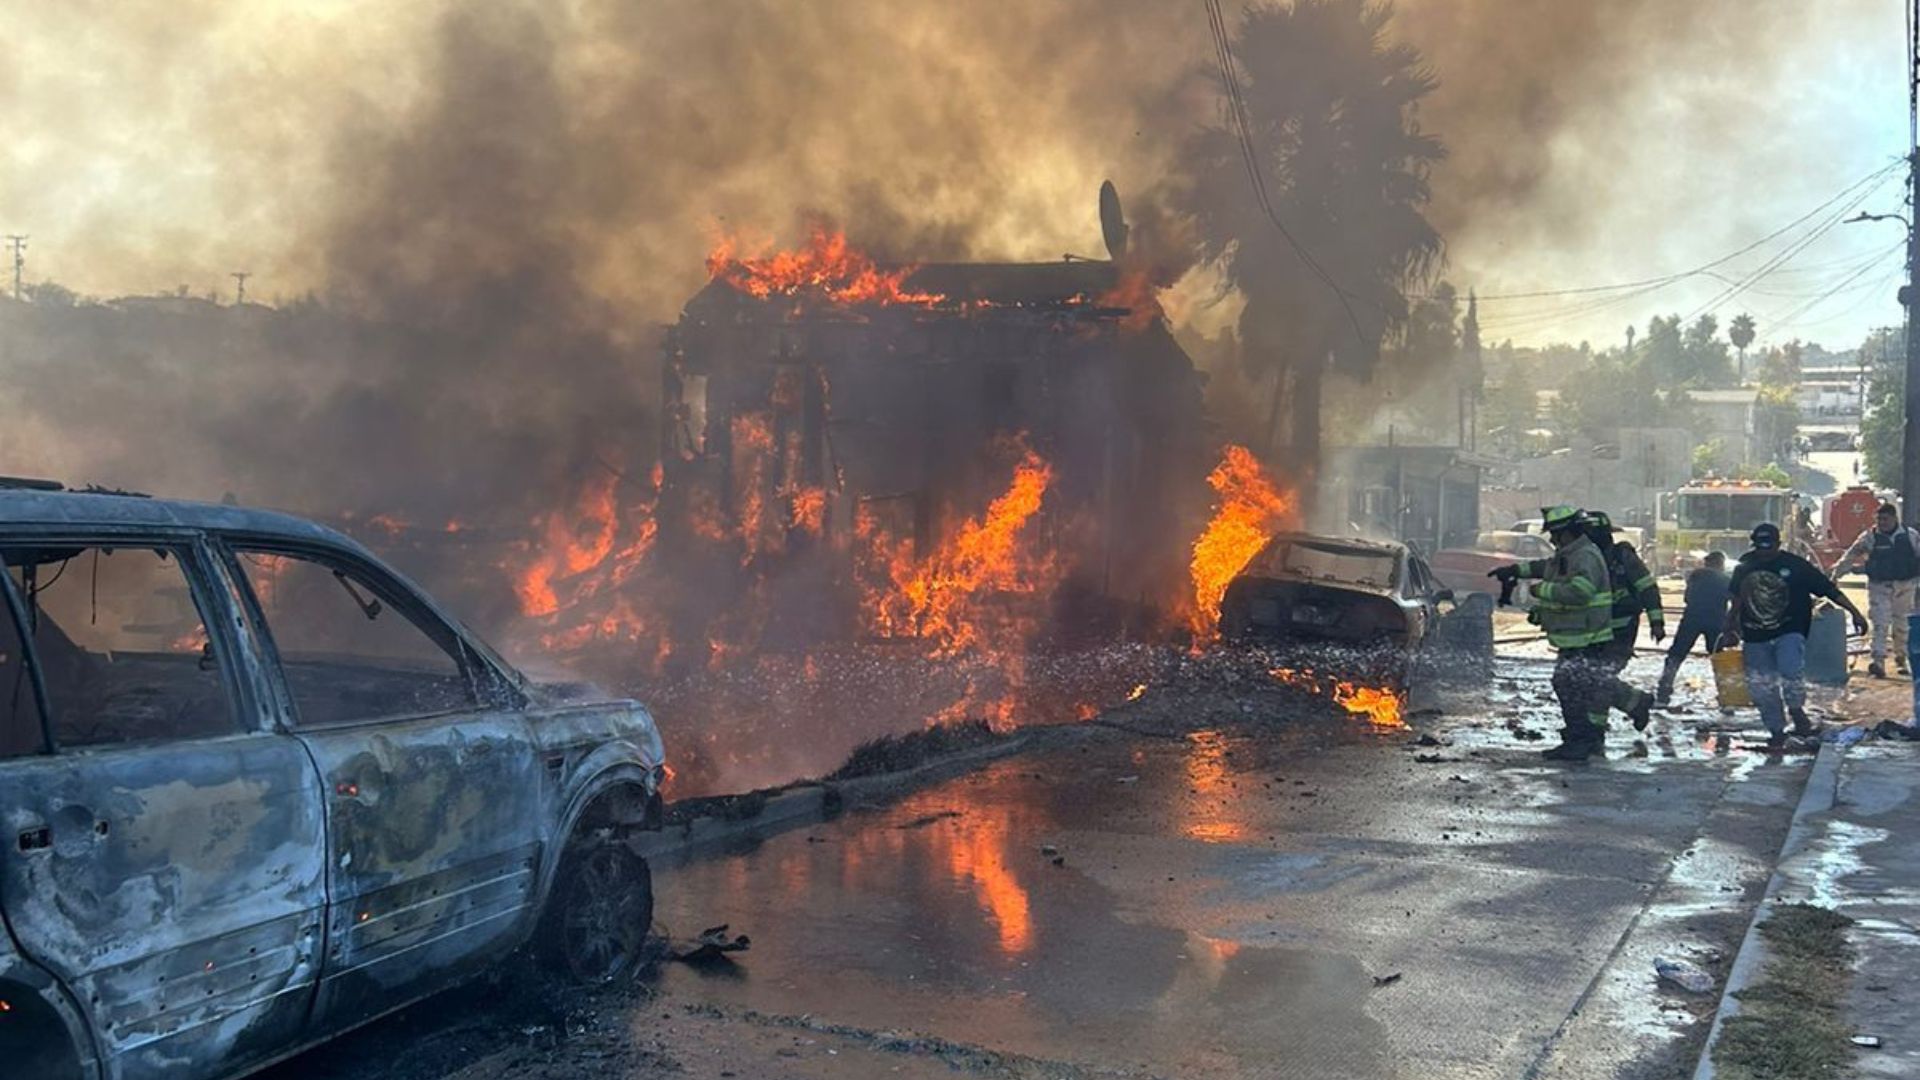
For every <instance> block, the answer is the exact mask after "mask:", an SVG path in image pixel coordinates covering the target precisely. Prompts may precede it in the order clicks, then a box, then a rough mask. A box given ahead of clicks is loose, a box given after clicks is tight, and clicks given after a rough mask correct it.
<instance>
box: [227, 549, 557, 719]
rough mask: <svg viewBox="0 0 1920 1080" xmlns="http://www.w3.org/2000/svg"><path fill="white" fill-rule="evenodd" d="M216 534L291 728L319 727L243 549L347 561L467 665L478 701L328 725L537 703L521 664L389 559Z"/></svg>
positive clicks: (326, 562) (378, 594) (383, 598)
mask: <svg viewBox="0 0 1920 1080" xmlns="http://www.w3.org/2000/svg"><path fill="white" fill-rule="evenodd" d="M212 539H213V540H214V541H215V545H214V547H215V554H216V557H217V558H218V559H219V560H220V562H221V564H222V566H223V567H224V568H225V570H226V572H227V574H228V575H229V576H231V577H233V578H234V580H235V582H236V584H237V586H238V588H239V590H240V593H239V598H238V599H239V602H240V603H241V604H242V605H243V606H244V607H245V609H246V611H247V614H248V616H249V618H250V619H251V620H252V621H253V623H254V625H255V626H256V627H257V628H258V634H259V641H260V651H261V653H262V655H263V657H264V659H265V663H266V667H267V668H268V669H269V672H270V677H271V678H272V680H273V681H274V684H275V687H276V691H277V696H279V697H280V698H281V701H280V702H279V709H280V711H281V713H282V717H283V723H285V724H286V725H287V727H288V728H289V729H290V730H296V731H297V730H315V726H313V725H305V724H302V723H301V722H300V719H299V716H298V713H297V710H296V709H295V708H294V706H293V699H292V695H291V691H290V690H289V688H288V686H287V681H286V680H287V674H286V669H285V667H284V666H283V665H284V663H285V661H284V660H283V658H282V657H281V655H280V648H279V645H278V643H277V642H275V640H274V637H273V627H272V626H271V625H269V624H268V622H267V618H266V612H265V609H264V608H262V606H261V604H260V598H259V596H258V595H257V594H256V593H255V592H254V587H253V581H252V579H251V578H250V577H249V576H248V573H247V569H246V566H245V564H244V562H243V561H242V558H243V556H244V555H247V554H262V555H283V556H289V557H292V558H298V559H306V560H309V561H312V562H316V563H318V564H320V565H322V566H334V567H340V568H346V569H347V570H349V571H350V572H352V573H353V574H354V575H355V576H356V577H357V578H358V579H359V581H360V582H362V583H364V584H365V586H366V587H367V588H368V589H370V590H371V591H372V592H373V594H374V597H375V598H376V599H378V600H379V601H380V602H382V603H383V604H385V605H386V606H387V607H389V608H391V609H393V610H394V611H395V612H397V613H400V614H402V615H403V616H404V617H406V618H408V619H409V620H410V621H411V622H413V624H414V625H415V627H416V628H417V629H419V630H420V631H421V632H422V633H424V634H425V635H426V636H427V637H428V638H429V639H431V640H432V641H434V642H435V643H436V644H438V645H440V646H441V648H443V649H445V650H446V651H447V652H448V653H449V654H450V655H451V656H452V657H453V658H454V660H455V661H456V663H458V664H459V666H460V669H461V674H462V676H463V678H464V679H465V680H466V683H467V688H468V692H469V694H470V696H471V700H472V705H471V707H469V708H467V709H461V710H453V711H451V712H445V713H440V714H422V715H419V716H412V717H382V718H375V719H369V720H358V721H348V722H342V723H333V724H327V725H322V726H324V727H327V728H339V727H355V726H361V725H378V724H385V723H392V722H396V721H398V720H402V719H414V720H417V719H425V718H427V717H428V716H429V715H458V714H459V713H461V712H476V711H492V710H500V709H505V710H516V709H525V708H528V707H530V705H531V700H530V698H529V697H528V695H527V692H526V682H525V677H524V676H522V675H521V674H520V673H519V671H518V670H517V669H516V668H514V667H513V666H512V665H510V664H508V663H506V661H505V660H503V659H501V658H500V657H499V656H498V655H497V654H496V653H494V652H493V651H492V650H491V649H489V648H487V647H486V646H485V645H484V644H483V643H481V642H480V641H479V640H478V639H477V638H475V637H474V636H473V635H472V634H471V633H469V632H468V631H467V630H466V628H465V627H464V626H463V625H462V624H461V623H459V622H458V621H457V620H455V619H453V618H452V617H450V616H449V615H447V614H446V613H445V612H443V611H441V610H440V609H439V608H438V607H436V606H435V605H434V604H433V602H432V601H431V600H430V599H429V598H428V597H427V596H426V595H425V594H423V593H422V592H420V591H419V590H418V589H417V588H416V587H415V586H414V585H413V583H412V582H411V581H409V580H407V579H406V578H404V577H402V576H401V575H400V574H399V573H397V572H396V571H394V570H393V569H392V568H390V567H388V566H386V565H385V564H384V563H381V562H379V561H377V560H374V559H371V558H368V557H366V556H363V555H361V554H360V553H359V552H357V551H354V550H352V549H351V548H343V547H339V546H337V545H333V544H323V543H315V542H313V541H308V540H294V539H289V538H286V537H283V536H278V535H274V534H270V533H259V532H251V531H246V532H243V531H238V530H227V531H221V532H218V533H216V534H214V536H213V538H212Z"/></svg>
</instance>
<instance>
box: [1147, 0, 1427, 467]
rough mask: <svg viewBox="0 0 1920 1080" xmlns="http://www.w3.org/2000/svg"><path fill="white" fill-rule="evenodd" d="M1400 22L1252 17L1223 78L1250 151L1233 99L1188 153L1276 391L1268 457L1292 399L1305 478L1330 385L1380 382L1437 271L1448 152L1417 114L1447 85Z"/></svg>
mask: <svg viewBox="0 0 1920 1080" xmlns="http://www.w3.org/2000/svg"><path fill="white" fill-rule="evenodd" d="M1391 20H1392V6H1391V5H1390V4H1388V3H1383V2H1375V0H1291V2H1279V3H1269V4H1265V5H1262V6H1257V7H1253V8H1250V9H1248V10H1247V11H1246V12H1245V13H1244V14H1243V15H1242V16H1241V18H1240V20H1239V22H1238V24H1237V25H1236V26H1234V27H1233V28H1232V32H1231V41H1232V55H1233V58H1234V64H1235V71H1234V75H1235V77H1234V79H1233V81H1232V82H1231V83H1229V82H1228V81H1227V80H1225V79H1224V78H1223V79H1222V80H1221V84H1220V85H1221V91H1222V98H1223V101H1225V102H1227V103H1228V104H1229V105H1230V104H1231V100H1232V95H1233V94H1234V93H1237V94H1238V95H1239V97H1240V100H1241V102H1242V103H1243V105H1244V115H1245V117H1246V120H1247V124H1246V129H1245V131H1244V142H1243V131H1242V129H1241V127H1240V126H1239V124H1238V123H1237V122H1235V120H1234V119H1233V117H1232V114H1231V112H1230V109H1229V108H1228V105H1223V108H1222V122H1221V123H1220V124H1218V125H1216V126H1213V127H1210V128H1205V129H1203V130H1201V131H1200V132H1199V133H1198V134H1196V135H1195V137H1194V138H1193V140H1192V142H1191V145H1190V146H1189V147H1188V150H1189V156H1190V159H1191V161H1192V163H1193V164H1192V169H1191V182H1190V184H1189V186H1188V187H1187V189H1186V190H1185V193H1184V194H1185V208H1186V209H1187V210H1188V212H1189V213H1191V214H1192V215H1193V218H1194V220H1195V224H1196V226H1197V229H1198V235H1199V239H1200V246H1201V250H1202V254H1203V255H1205V256H1206V257H1208V258H1218V259H1221V260H1222V261H1223V263H1224V264H1225V266H1226V268H1227V271H1228V274H1229V276H1230V278H1231V280H1232V281H1233V282H1234V284H1235V285H1237V286H1238V287H1239V289H1240V290H1241V292H1242V293H1243V294H1244V295H1245V296H1246V299H1247V304H1246V308H1245V310H1244V311H1243V313H1242V314H1241V317H1240V326H1239V330H1240V341H1241V344H1242V348H1243V350H1244V356H1245V362H1246V364H1247V366H1248V368H1249V373H1250V374H1253V375H1255V376H1258V377H1263V378H1268V379H1271V381H1272V387H1273V391H1272V392H1273V399H1272V402H1271V405H1270V407H1269V410H1268V421H1267V432H1266V438H1267V446H1268V450H1269V452H1270V453H1271V452H1272V451H1273V450H1274V449H1275V448H1276V446H1277V444H1278V431H1277V428H1278V424H1279V420H1280V413H1281V404H1282V402H1283V400H1285V399H1286V398H1287V397H1288V396H1289V393H1290V396H1291V406H1292V408H1291V410H1290V415H1289V417H1288V425H1287V427H1288V429H1289V434H1290V436H1291V438H1290V440H1289V441H1290V442H1291V451H1292V452H1291V454H1290V455H1289V457H1290V459H1291V460H1290V462H1289V464H1290V465H1292V466H1293V467H1294V468H1295V469H1296V470H1301V471H1303V472H1311V470H1312V469H1313V468H1314V466H1315V465H1316V464H1317V463H1318V459H1319V449H1320V406H1321V393H1320V391H1321V382H1322V377H1323V375H1324V374H1325V372H1326V371H1327V370H1328V368H1329V367H1337V368H1338V369H1340V370H1343V371H1345V372H1347V373H1349V374H1352V375H1354V376H1356V377H1359V378H1367V377H1370V375H1371V373H1372V369H1373V364H1374V361H1375V360H1376V359H1377V357H1378V356H1379V353H1380V348H1381V345H1382V342H1383V340H1384V339H1386V338H1387V337H1388V335H1390V334H1395V333H1398V332H1400V330H1401V329H1402V328H1403V327H1404V326H1405V324H1406V320H1407V298H1406V293H1407V292H1408V291H1409V290H1410V289H1412V288H1416V287H1419V286H1421V285H1424V284H1426V283H1427V282H1429V281H1431V279H1432V276H1433V275H1434V273H1435V272H1436V271H1437V270H1438V268H1439V265H1440V262H1441V254H1442V246H1441V241H1440V236H1439V234H1438V233H1436V232H1435V231H1434V229H1433V226H1432V225H1430V224H1429V223H1428V222H1427V219H1426V217H1425V215H1424V208H1425V206H1426V204H1427V201H1428V199H1429V189H1428V185H1427V175H1428V171H1429V169H1430V168H1431V167H1432V166H1433V164H1434V163H1435V162H1437V161H1439V160H1440V159H1441V158H1443V157H1444V156H1445V154H1446V151H1445V149H1444V148H1443V147H1442V146H1441V144H1440V142H1439V140H1437V139H1435V138H1434V137H1433V136H1431V135H1429V134H1427V133H1426V132H1424V131H1422V130H1421V128H1420V124H1419V121H1418V118H1417V115H1416V111H1417V106H1418V104H1419V102H1420V101H1421V99H1422V98H1424V97H1426V96H1427V94H1429V93H1431V92H1432V91H1433V89H1434V87H1435V86H1436V85H1437V84H1436V82H1435V79H1434V76H1433V73H1432V72H1431V71H1430V70H1429V69H1428V68H1427V66H1426V63H1425V61H1424V60H1422V58H1421V56H1420V54H1419V52H1418V51H1416V50H1415V49H1413V48H1411V47H1410V46H1407V45H1402V44H1397V43H1394V42H1391V41H1390V40H1388V37H1387V27H1388V24H1389V23H1390V22H1391ZM1245 148H1250V149H1251V153H1252V157H1253V160H1254V162H1255V163H1256V165H1257V168H1258V169H1259V170H1260V175H1261V177H1262V179H1263V181H1264V184H1265V187H1266V190H1267V193H1268V195H1269V197H1270V203H1271V206H1272V210H1273V214H1272V216H1271V217H1270V216H1269V215H1268V213H1267V212H1266V210H1265V209H1263V208H1262V206H1261V205H1260V202H1259V200H1258V199H1257V198H1256V195H1255V191H1254V187H1253V184H1252V183H1251V182H1250V180H1249V176H1248V168H1247V159H1246V155H1245V152H1244V150H1245ZM1274 217H1277V218H1278V219H1279V224H1280V225H1282V226H1284V228H1285V230H1286V233H1290V234H1291V236H1292V238H1293V241H1291V242H1290V241H1289V239H1288V237H1287V235H1286V234H1283V232H1282V230H1281V228H1279V227H1276V223H1275V221H1274V220H1273V218H1274ZM1303 252H1304V253H1305V254H1303ZM1316 267H1317V268H1316ZM1302 479H1303V480H1304V479H1305V477H1302Z"/></svg>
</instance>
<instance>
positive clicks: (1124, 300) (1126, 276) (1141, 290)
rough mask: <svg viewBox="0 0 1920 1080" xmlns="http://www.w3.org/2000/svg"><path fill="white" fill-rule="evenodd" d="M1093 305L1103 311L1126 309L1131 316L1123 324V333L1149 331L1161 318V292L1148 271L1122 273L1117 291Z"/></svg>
mask: <svg viewBox="0 0 1920 1080" xmlns="http://www.w3.org/2000/svg"><path fill="white" fill-rule="evenodd" d="M1093 302H1094V304H1095V305H1097V306H1099V307H1105V308H1125V309H1126V310H1127V314H1126V315H1125V316H1124V317H1122V318H1121V320H1120V328H1121V329H1122V330H1130V331H1136V332H1137V331H1140V330H1145V329H1146V328H1147V327H1149V326H1152V325H1153V323H1154V320H1156V319H1158V318H1160V316H1161V310H1160V296H1159V290H1157V289H1155V288H1154V286H1153V280H1152V279H1151V278H1149V277H1148V276H1147V272H1146V271H1145V270H1125V271H1122V272H1121V274H1120V279H1119V280H1118V281H1116V282H1114V283H1113V288H1111V289H1108V290H1107V291H1106V292H1103V293H1101V294H1100V295H1099V296H1097V297H1095V298H1094V301H1093Z"/></svg>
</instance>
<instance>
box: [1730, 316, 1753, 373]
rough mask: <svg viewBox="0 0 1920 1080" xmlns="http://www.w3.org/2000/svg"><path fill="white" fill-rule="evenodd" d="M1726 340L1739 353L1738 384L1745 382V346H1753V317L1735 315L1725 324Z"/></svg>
mask: <svg viewBox="0 0 1920 1080" xmlns="http://www.w3.org/2000/svg"><path fill="white" fill-rule="evenodd" d="M1727 340H1728V341H1731V342H1733V347H1734V348H1735V349H1738V350H1739V351H1740V382H1741V384H1742V385H1744V384H1745V383H1746V381H1747V346H1749V345H1751V344H1753V316H1751V315H1744V314H1743V315H1735V316H1734V317H1733V321H1732V322H1730V323H1728V324H1727Z"/></svg>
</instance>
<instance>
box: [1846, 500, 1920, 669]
mask: <svg viewBox="0 0 1920 1080" xmlns="http://www.w3.org/2000/svg"><path fill="white" fill-rule="evenodd" d="M1862 562H1864V563H1865V564H1866V569H1867V616H1868V620H1869V621H1870V622H1872V623H1873V663H1871V664H1868V665H1867V674H1869V675H1871V676H1873V677H1874V678H1876V679H1884V678H1886V677H1887V639H1888V638H1889V637H1891V638H1892V639H1893V663H1894V666H1895V667H1896V668H1898V669H1899V670H1900V674H1902V675H1905V674H1906V673H1907V613H1908V612H1909V611H1912V610H1913V591H1914V581H1915V579H1920V536H1916V535H1914V531H1913V530H1912V529H1911V528H1902V527H1901V526H1900V511H1899V509H1898V508H1896V507H1895V506H1894V505H1893V504H1892V503H1890V502H1883V503H1881V504H1880V509H1879V510H1877V511H1875V512H1874V515H1873V526H1872V527H1871V528H1869V529H1867V530H1866V531H1865V532H1863V533H1861V534H1860V535H1859V537H1858V538H1856V539H1855V540H1854V542H1853V543H1852V545H1850V546H1849V547H1848V548H1847V552H1846V554H1844V555H1842V556H1840V561H1839V563H1837V564H1835V566H1834V568H1833V580H1835V581H1839V580H1840V579H1841V578H1842V577H1843V576H1845V575H1847V574H1849V573H1852V572H1853V570H1854V568H1855V567H1857V566H1859V565H1860V564H1861V563H1862Z"/></svg>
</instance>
